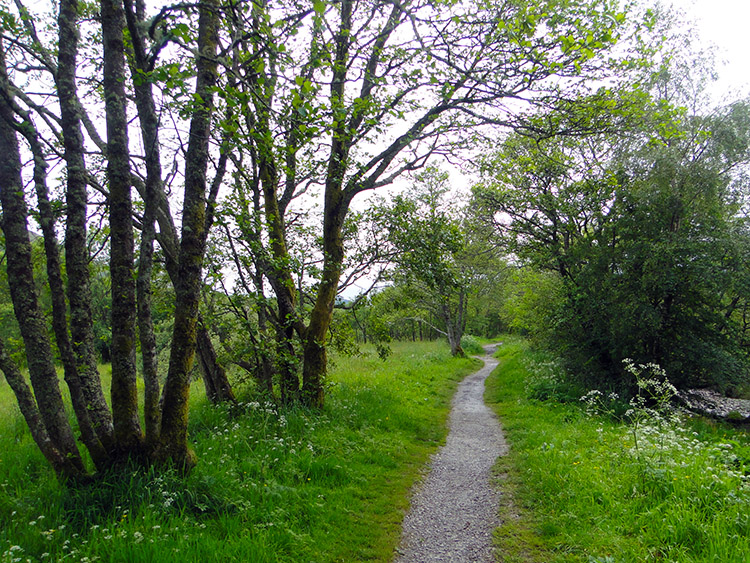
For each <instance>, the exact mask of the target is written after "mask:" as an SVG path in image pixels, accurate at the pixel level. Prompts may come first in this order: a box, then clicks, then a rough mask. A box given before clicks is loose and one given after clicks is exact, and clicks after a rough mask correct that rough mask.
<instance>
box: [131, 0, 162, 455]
mask: <svg viewBox="0 0 750 563" xmlns="http://www.w3.org/2000/svg"><path fill="white" fill-rule="evenodd" d="M124 6H125V16H126V21H127V25H128V30H129V31H130V37H131V40H132V48H133V59H134V63H133V69H132V72H131V73H132V74H133V75H136V74H138V73H139V72H146V71H147V70H148V69H147V66H148V63H147V60H146V48H145V44H144V41H143V36H142V31H141V30H142V27H141V26H140V25H139V23H142V21H143V18H144V17H145V16H144V14H143V9H142V6H140V7H134V6H133V2H132V0H125V2H124ZM133 89H134V91H135V103H136V107H137V108H138V119H139V122H140V125H141V137H142V139H143V146H144V147H145V149H146V150H145V160H146V181H145V193H144V194H143V200H144V204H145V209H144V212H143V219H142V228H141V244H140V252H139V258H138V276H137V280H136V297H137V303H138V311H137V315H138V333H139V340H140V344H141V361H142V366H143V388H144V389H143V395H144V397H143V415H144V422H145V429H146V447H147V448H148V450H149V451H153V450H154V449H155V448H156V447H157V446H158V441H159V432H160V424H161V410H160V408H159V396H160V389H159V387H160V385H159V376H158V368H159V364H158V355H157V352H156V335H155V332H154V324H153V317H152V313H151V302H152V300H151V296H152V294H151V283H152V272H153V256H154V240H155V238H156V225H155V221H156V216H157V206H158V201H159V199H158V194H160V193H162V194H163V189H164V187H163V179H162V172H161V155H160V150H159V149H160V145H159V120H158V118H157V114H156V105H155V103H154V96H153V90H152V87H151V82H150V81H149V80H135V81H134V84H133ZM165 199H166V198H165Z"/></svg>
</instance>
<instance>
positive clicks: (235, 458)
mask: <svg viewBox="0 0 750 563" xmlns="http://www.w3.org/2000/svg"><path fill="white" fill-rule="evenodd" d="M392 348H393V350H394V354H393V355H392V356H391V357H389V359H388V360H387V361H386V362H383V361H381V360H380V359H379V358H378V357H377V355H376V354H375V353H374V351H370V352H369V353H368V354H366V355H365V356H362V357H357V358H338V359H337V360H336V363H335V368H334V369H333V370H332V373H331V374H330V376H329V394H328V399H327V404H326V407H325V409H324V410H323V411H322V412H316V411H310V410H305V409H300V408H288V409H283V408H278V407H277V406H276V405H273V404H271V403H266V402H264V401H263V400H262V399H260V398H258V397H254V396H246V397H244V398H243V399H242V401H241V402H240V403H239V404H238V405H236V406H226V405H225V406H217V407H214V406H211V405H209V404H207V403H206V402H205V400H204V399H201V398H199V397H200V393H197V392H196V393H194V394H193V402H194V404H193V407H192V411H191V423H190V436H191V440H192V442H193V447H194V449H195V451H196V453H197V454H198V459H199V464H198V466H197V467H196V468H195V469H194V470H193V472H192V473H191V474H190V476H189V477H188V478H187V479H182V478H180V477H179V476H178V475H176V474H174V473H172V472H169V471H164V470H154V469H151V470H143V469H138V468H135V467H133V468H125V469H122V468H121V469H119V470H118V471H116V472H112V473H108V474H100V475H98V476H97V478H96V479H94V480H92V481H91V482H90V483H89V484H86V485H80V486H76V487H61V486H59V485H58V484H57V482H56V481H55V479H54V476H53V474H52V472H51V471H50V470H49V468H48V467H47V466H46V464H45V462H44V460H43V458H42V457H41V455H40V454H39V452H38V451H37V449H36V447H35V445H34V444H33V442H32V441H31V439H30V437H29V435H28V431H27V430H26V427H25V424H24V423H23V420H22V418H21V416H20V413H19V412H18V409H17V407H15V406H14V405H13V403H12V399H11V398H10V397H9V395H8V394H7V386H5V385H0V562H2V563H6V562H7V563H10V562H26V561H32V562H37V561H128V562H141V561H142V562H154V561H173V560H179V561H196V562H197V561H201V562H202V561H252V562H254V563H256V562H257V563H261V562H266V561H268V562H277V561H289V562H300V561H316V562H324V561H390V559H391V558H392V555H393V552H394V549H395V547H396V545H397V543H398V540H399V535H400V523H401V520H402V518H403V514H404V511H405V510H406V508H407V502H408V491H409V489H410V487H411V486H412V485H413V483H414V482H415V480H416V478H417V477H418V475H419V471H420V468H421V467H422V466H423V464H424V463H425V461H426V459H427V458H428V456H429V454H430V453H431V452H433V451H434V450H435V448H436V447H437V446H438V445H439V443H440V442H441V441H442V440H443V439H444V436H445V424H444V423H445V420H446V417H447V413H448V409H449V401H450V397H451V395H452V392H453V390H454V389H455V385H456V383H457V382H458V381H459V380H460V379H461V378H462V377H463V376H464V375H465V374H466V373H468V372H470V371H471V370H472V369H475V368H476V367H477V362H476V361H475V360H465V359H464V360H461V359H454V358H452V357H451V356H450V352H449V350H448V349H447V347H446V346H445V345H444V344H438V343H408V344H399V343H396V344H394V345H393V346H392Z"/></svg>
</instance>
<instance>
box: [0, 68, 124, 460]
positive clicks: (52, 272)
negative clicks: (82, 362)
mask: <svg viewBox="0 0 750 563" xmlns="http://www.w3.org/2000/svg"><path fill="white" fill-rule="evenodd" d="M3 82H4V81H3ZM0 89H2V94H1V95H2V96H5V99H11V96H10V92H9V90H8V88H7V87H6V86H5V84H3V85H2V86H1V87H0ZM0 103H4V100H0ZM19 130H20V131H21V133H22V134H23V135H24V137H25V138H26V141H27V142H28V143H29V147H30V148H31V152H32V154H33V155H34V188H35V191H36V198H37V209H38V211H39V217H38V222H39V225H40V227H41V229H42V235H43V239H44V253H45V257H46V263H47V281H48V283H49V290H50V297H51V301H52V329H53V331H54V334H55V340H56V341H57V349H58V352H59V354H60V359H61V361H62V364H63V370H64V374H65V382H66V383H67V385H68V389H69V390H70V400H71V403H72V405H73V410H74V411H75V414H76V420H77V421H78V427H79V429H80V431H81V439H82V441H83V443H84V444H85V445H86V449H88V451H89V454H90V455H91V459H92V460H93V462H94V465H96V467H97V469H104V468H105V467H107V466H108V465H109V463H110V460H109V455H108V453H107V451H106V449H105V448H104V445H103V444H102V443H101V440H100V439H99V436H97V434H96V430H95V429H94V425H93V423H92V421H91V417H90V416H89V411H88V408H87V404H86V398H85V396H84V393H83V387H82V385H81V380H80V376H79V374H78V367H77V365H76V360H75V355H74V354H73V347H72V344H71V342H70V334H69V333H68V320H67V314H68V313H67V305H66V303H65V284H64V282H63V278H62V269H61V261H60V253H59V243H58V240H57V234H56V232H55V217H54V213H53V211H52V205H51V203H50V201H49V193H48V190H47V161H46V160H45V158H44V151H43V149H42V146H41V143H40V142H39V137H38V133H37V130H36V128H35V127H34V125H33V123H32V122H31V120H30V119H29V117H28V116H24V122H23V124H21V126H20V128H19ZM48 459H49V458H48Z"/></svg>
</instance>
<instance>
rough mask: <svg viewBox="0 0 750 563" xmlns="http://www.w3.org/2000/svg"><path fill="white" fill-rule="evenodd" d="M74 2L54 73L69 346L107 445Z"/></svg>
mask: <svg viewBox="0 0 750 563" xmlns="http://www.w3.org/2000/svg"><path fill="white" fill-rule="evenodd" d="M77 19H78V2H77V1H76V0H61V1H60V12H59V15H58V20H57V22H58V29H59V33H60V35H59V41H58V65H57V76H56V77H55V80H56V86H57V94H58V99H59V102H60V127H61V129H62V135H63V145H64V151H65V152H64V158H65V163H66V175H67V189H66V206H67V222H66V226H65V270H66V273H67V276H68V303H69V306H70V332H71V337H72V342H73V352H74V353H75V356H76V364H77V366H78V373H79V377H80V380H81V386H82V389H83V393H84V396H85V398H86V403H87V408H88V410H89V414H90V417H91V420H92V422H93V424H94V428H95V430H96V433H97V435H98V436H99V439H100V440H101V442H102V444H103V445H104V447H105V448H106V449H107V450H108V451H109V450H111V449H112V448H113V447H114V427H113V423H112V415H111V413H110V411H109V407H108V405H107V402H106V400H105V399H104V393H103V392H102V386H101V381H100V379H99V371H98V368H97V358H96V350H95V347H94V342H95V339H94V333H93V320H92V314H91V289H90V285H89V254H88V246H87V240H86V218H87V206H88V196H87V193H86V165H85V163H84V158H83V155H84V146H83V135H82V133H81V117H80V110H79V102H78V94H77V86H76V76H75V72H76V58H77V56H78V27H77V24H78V21H77Z"/></svg>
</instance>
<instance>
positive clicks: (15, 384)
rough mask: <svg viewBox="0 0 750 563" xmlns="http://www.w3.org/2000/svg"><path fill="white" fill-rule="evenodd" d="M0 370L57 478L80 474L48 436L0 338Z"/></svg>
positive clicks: (26, 386)
mask: <svg viewBox="0 0 750 563" xmlns="http://www.w3.org/2000/svg"><path fill="white" fill-rule="evenodd" d="M0 371H2V372H3V374H5V379H6V380H7V381H8V385H10V388H11V389H12V390H13V394H14V395H15V396H16V401H18V408H19V409H20V410H21V414H22V415H23V418H24V420H25V421H26V424H27V425H28V426H29V430H30V432H31V437H32V438H33V439H34V442H35V443H36V445H37V446H38V447H39V449H40V450H41V452H42V455H44V457H45V458H46V459H47V461H48V462H49V463H50V465H51V466H52V469H53V470H54V472H55V474H56V475H57V476H58V478H59V479H63V480H64V479H70V478H73V479H75V478H76V477H79V476H80V475H81V471H80V468H79V467H78V466H77V465H76V463H74V461H73V459H71V458H69V457H67V456H65V455H63V454H62V452H61V451H60V449H59V448H58V447H57V445H56V444H55V443H54V442H53V441H52V438H50V435H49V432H47V427H46V426H45V425H44V421H43V420H42V416H41V414H40V413H39V408H38V407H37V404H36V402H35V401H34V395H33V394H32V392H31V389H29V386H28V385H26V381H25V380H24V378H23V375H22V374H21V370H19V369H18V366H17V365H16V364H15V363H14V362H13V360H11V359H10V357H9V356H8V353H7V352H6V351H5V345H4V343H3V341H2V339H0Z"/></svg>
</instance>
